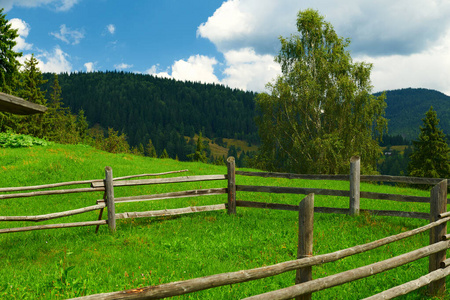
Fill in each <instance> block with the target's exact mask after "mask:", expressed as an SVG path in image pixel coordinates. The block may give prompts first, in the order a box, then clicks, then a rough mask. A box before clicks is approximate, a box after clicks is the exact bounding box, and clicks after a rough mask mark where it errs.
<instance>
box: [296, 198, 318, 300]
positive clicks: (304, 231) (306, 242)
mask: <svg viewBox="0 0 450 300" xmlns="http://www.w3.org/2000/svg"><path fill="white" fill-rule="evenodd" d="M313 232H314V194H309V195H308V196H306V197H305V199H303V200H302V202H300V204H299V210H298V249H297V259H300V258H304V257H311V256H312V251H313ZM310 280H312V266H308V267H304V268H300V269H297V272H296V276H295V284H299V283H303V282H307V281H310ZM311 296H312V294H305V295H301V296H297V297H295V300H310V299H311Z"/></svg>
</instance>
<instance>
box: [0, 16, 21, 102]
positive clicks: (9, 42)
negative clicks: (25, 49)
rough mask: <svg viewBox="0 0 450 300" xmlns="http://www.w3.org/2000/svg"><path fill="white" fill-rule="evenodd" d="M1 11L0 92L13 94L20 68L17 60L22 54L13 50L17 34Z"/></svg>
mask: <svg viewBox="0 0 450 300" xmlns="http://www.w3.org/2000/svg"><path fill="white" fill-rule="evenodd" d="M3 10H4V9H3V8H0V92H3V93H7V94H15V91H16V88H17V84H18V79H19V67H20V63H19V61H18V60H17V58H19V57H21V56H22V53H20V52H15V51H14V50H13V48H14V46H15V45H16V38H17V37H18V36H19V34H18V33H17V29H13V28H11V24H9V23H8V20H7V19H6V14H4V13H3Z"/></svg>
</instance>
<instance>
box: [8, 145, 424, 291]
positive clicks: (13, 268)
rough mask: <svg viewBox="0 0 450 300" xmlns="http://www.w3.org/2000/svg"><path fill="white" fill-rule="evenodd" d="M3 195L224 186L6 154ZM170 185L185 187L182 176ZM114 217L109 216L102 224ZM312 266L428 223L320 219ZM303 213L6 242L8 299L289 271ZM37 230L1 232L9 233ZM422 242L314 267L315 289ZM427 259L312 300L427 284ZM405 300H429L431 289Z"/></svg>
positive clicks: (15, 203) (146, 206)
mask: <svg viewBox="0 0 450 300" xmlns="http://www.w3.org/2000/svg"><path fill="white" fill-rule="evenodd" d="M0 163H1V166H0V178H2V179H1V181H0V186H1V187H6V186H25V185H37V184H45V183H54V182H63V181H72V180H86V179H102V178H104V167H105V166H111V167H112V168H113V175H114V176H115V177H119V176H125V175H132V174H142V173H158V172H165V171H172V170H182V169H189V172H188V173H184V174H183V175H206V174H226V168H225V167H222V166H214V165H206V164H202V163H186V162H178V161H174V160H170V159H165V160H161V159H152V158H145V157H139V156H133V155H129V154H115V155H114V154H110V153H106V152H102V151H99V150H96V149H94V148H91V147H86V146H80V145H78V146H73V145H57V144H56V145H51V146H48V147H34V148H18V149H1V148H0ZM168 176H180V174H173V175H168ZM237 183H238V184H248V185H275V186H298V187H321V188H328V189H341V190H348V188H349V183H348V182H339V181H313V180H288V179H270V178H257V177H243V176H238V177H237ZM225 186H226V182H225V181H215V182H196V183H181V184H171V185H159V186H137V187H123V188H116V189H115V196H116V197H121V196H130V195H140V194H153V193H164V192H170V191H182V190H191V189H200V188H213V187H225ZM361 190H363V191H373V192H385V193H399V194H409V195H418V196H428V195H429V192H428V191H420V190H414V189H408V188H404V187H394V186H381V185H371V184H362V187H361ZM102 197H103V193H89V194H72V195H63V196H49V197H46V196H42V197H33V198H22V199H9V200H0V215H37V214H44V213H50V212H57V211H63V210H69V209H75V208H78V207H84V206H88V205H93V204H95V201H96V200H97V199H101V198H102ZM238 199H242V200H250V201H265V202H277V203H288V204H298V203H299V202H300V201H301V199H302V196H300V195H297V196H295V195H284V194H280V195H276V194H263V193H238ZM224 202H226V195H220V196H207V197H197V198H183V199H174V200H162V201H150V202H139V203H129V204H125V203H124V204H117V206H116V212H117V213H120V212H127V211H128V212H131V211H145V210H157V209H164V208H177V207H186V206H192V205H208V204H218V203H224ZM315 205H316V206H330V207H348V198H345V197H332V196H316V197H315ZM361 208H367V209H389V210H395V209H397V210H406V211H419V212H427V211H428V210H429V207H428V205H426V204H420V203H419V204H418V203H412V204H410V203H397V202H392V201H383V200H368V199H362V200H361ZM104 215H106V214H104ZM97 217H98V212H90V213H86V214H82V215H77V216H72V217H67V218H63V219H62V220H61V219H58V220H51V221H46V222H42V223H44V224H45V223H60V222H76V221H88V220H96V219H97ZM314 218H315V219H314V254H324V253H329V252H333V251H337V250H340V249H344V248H348V247H351V246H355V245H358V244H363V243H367V242H370V241H373V240H376V239H380V238H383V237H386V236H389V235H393V234H397V233H400V232H403V231H407V230H410V229H413V228H416V227H419V226H422V225H425V224H426V223H427V222H426V221H425V220H414V219H404V218H396V217H376V216H370V215H366V214H364V215H361V216H358V217H350V216H347V215H335V214H315V216H314ZM297 219H298V215H297V213H296V212H287V211H273V210H261V209H251V208H241V207H238V208H237V215H236V216H229V215H227V213H226V212H225V211H220V212H205V213H198V214H191V215H185V216H179V217H162V218H143V219H127V220H119V221H118V222H117V232H116V234H110V233H109V231H108V228H107V227H106V226H103V227H101V228H100V231H99V233H98V234H95V233H94V231H95V228H94V227H90V228H88V227H81V228H70V229H54V230H42V231H32V232H23V233H11V234H3V235H0V298H1V299H64V298H69V297H75V296H81V295H88V294H95V293H102V292H111V291H116V290H122V289H131V288H138V287H142V286H148V285H157V284H161V283H167V282H172V281H178V280H184V279H190V278H196V277H200V276H207V275H212V274H217V273H222V272H231V271H238V270H242V269H250V268H256V267H261V266H264V265H271V264H274V263H278V262H282V261H287V260H292V259H295V258H296V253H297V234H298V233H297V232H298V220H297ZM33 224H35V223H31V222H14V223H13V222H11V223H6V222H2V223H0V228H6V227H16V226H29V225H33ZM428 242H429V240H428V234H427V233H425V234H421V235H418V236H415V237H413V238H409V239H407V240H403V241H400V242H397V243H395V244H391V245H386V246H384V247H382V248H379V249H376V250H372V251H370V252H368V253H365V254H359V255H356V256H352V257H349V258H346V259H342V260H340V261H337V262H334V263H328V264H325V265H322V266H316V267H313V278H319V277H324V276H327V275H331V274H336V273H338V272H342V271H345V270H348V269H352V268H356V267H359V266H363V265H366V264H369V263H373V262H376V261H379V260H383V259H387V258H389V257H392V256H396V255H399V254H402V253H406V252H408V251H412V250H414V249H416V248H419V247H422V246H425V245H427V244H428ZM427 270H428V262H427V259H422V260H419V261H417V262H414V263H410V264H407V265H405V266H402V267H400V268H397V269H394V270H391V271H388V272H384V273H382V274H379V275H375V276H372V277H370V278H367V279H362V280H358V281H355V282H353V283H349V284H345V285H342V286H340V287H335V288H332V289H328V290H326V291H322V292H318V293H314V294H313V299H360V298H363V297H367V296H370V295H372V294H374V293H376V292H379V291H382V290H385V289H387V288H390V287H393V286H396V285H398V284H401V283H403V282H407V281H410V280H413V279H416V278H417V277H419V276H422V275H424V274H426V273H427ZM294 278H295V273H294V272H288V273H285V274H282V275H278V276H275V277H271V278H266V279H261V280H257V281H252V282H246V283H241V284H236V285H231V286H224V287H219V288H215V289H210V290H206V291H202V292H197V293H194V294H189V295H185V296H180V297H177V298H182V299H239V298H243V297H246V296H250V295H255V294H260V293H264V292H268V291H271V290H275V289H279V288H283V287H286V286H290V285H292V284H293V283H294ZM403 299H428V297H427V295H426V289H421V290H419V291H418V292H415V293H412V294H409V295H407V296H405V297H403Z"/></svg>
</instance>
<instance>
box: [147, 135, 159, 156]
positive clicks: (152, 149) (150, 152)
mask: <svg viewBox="0 0 450 300" xmlns="http://www.w3.org/2000/svg"><path fill="white" fill-rule="evenodd" d="M145 155H146V156H149V157H154V158H155V157H158V155H157V154H156V149H155V146H153V142H152V140H151V139H149V140H148V144H147V147H146V148H145Z"/></svg>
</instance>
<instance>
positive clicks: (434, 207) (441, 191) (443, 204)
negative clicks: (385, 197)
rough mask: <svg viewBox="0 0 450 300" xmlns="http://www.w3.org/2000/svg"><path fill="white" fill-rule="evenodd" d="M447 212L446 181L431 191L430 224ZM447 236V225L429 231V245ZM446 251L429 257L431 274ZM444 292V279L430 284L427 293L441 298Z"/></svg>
mask: <svg viewBox="0 0 450 300" xmlns="http://www.w3.org/2000/svg"><path fill="white" fill-rule="evenodd" d="M446 211H447V179H444V180H442V181H441V182H439V183H438V184H437V185H436V186H434V187H433V189H432V190H431V197H430V222H434V221H437V220H438V219H439V214H441V213H444V212H446ZM446 234H447V223H443V224H441V225H439V226H436V227H434V228H432V229H430V245H431V244H434V243H437V242H440V241H442V237H443V236H444V235H446ZM446 252H447V250H443V251H441V252H437V253H434V254H431V255H430V256H429V264H428V266H429V267H428V271H429V272H433V271H435V270H437V269H439V268H440V263H441V262H442V261H444V260H445V254H446ZM444 292H445V277H444V278H443V279H440V280H437V281H434V282H431V283H430V285H429V293H430V294H431V296H442V295H444Z"/></svg>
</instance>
